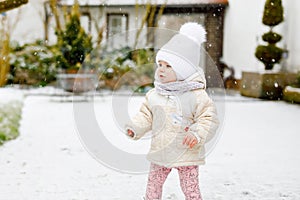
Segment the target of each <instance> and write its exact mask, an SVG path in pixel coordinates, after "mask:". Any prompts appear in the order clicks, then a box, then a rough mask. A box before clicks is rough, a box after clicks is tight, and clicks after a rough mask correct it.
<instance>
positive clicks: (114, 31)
mask: <svg viewBox="0 0 300 200" xmlns="http://www.w3.org/2000/svg"><path fill="white" fill-rule="evenodd" d="M127 30H128V14H126V13H108V14H107V35H106V36H107V40H108V44H109V45H110V47H112V48H119V47H122V46H124V45H126V43H127V41H128V38H127V33H126V31H127Z"/></svg>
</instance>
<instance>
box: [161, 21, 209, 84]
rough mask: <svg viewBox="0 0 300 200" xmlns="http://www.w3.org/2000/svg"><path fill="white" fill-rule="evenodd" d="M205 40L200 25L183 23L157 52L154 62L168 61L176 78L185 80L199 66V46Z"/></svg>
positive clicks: (203, 30)
mask: <svg viewBox="0 0 300 200" xmlns="http://www.w3.org/2000/svg"><path fill="white" fill-rule="evenodd" d="M205 41H206V31H205V29H204V28H203V26H202V25H200V24H198V23H195V22H188V23H185V24H183V25H182V26H181V28H180V30H179V33H178V34H176V35H174V36H173V37H172V38H171V39H170V40H169V41H168V42H167V43H166V44H165V45H164V46H162V47H161V49H160V50H159V51H158V52H157V54H156V63H157V64H158V61H160V60H163V61H166V62H168V63H169V64H170V65H171V66H172V68H173V70H174V71H175V72H176V75H177V80H185V79H186V78H188V77H189V76H191V75H192V74H194V73H195V72H196V71H197V68H199V67H198V66H199V62H200V48H201V44H202V43H203V42H205Z"/></svg>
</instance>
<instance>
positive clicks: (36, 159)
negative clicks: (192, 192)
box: [0, 88, 300, 200]
mask: <svg viewBox="0 0 300 200" xmlns="http://www.w3.org/2000/svg"><path fill="white" fill-rule="evenodd" d="M23 94H24V91H22V90H16V89H10V88H1V89H0V102H1V101H8V100H11V99H15V98H17V99H22V100H23V101H24V108H23V115H22V116H23V117H22V121H21V127H20V136H19V137H18V138H17V139H16V140H13V141H9V142H7V143H5V144H4V145H3V146H0V200H20V199H30V200H40V199H42V200H47V199H49V200H50V199H51V200H53V199H55V200H71V199H72V200H73V199H74V200H84V199H89V200H138V199H142V196H143V195H144V191H145V187H146V182H147V174H146V173H141V174H130V173H124V172H120V171H116V170H113V169H111V168H109V167H106V166H104V165H103V164H101V163H100V162H98V161H97V160H96V159H94V158H93V157H92V156H91V155H90V154H89V153H88V151H87V150H86V149H85V148H84V147H83V144H82V142H81V140H80V138H79V135H78V133H77V128H76V121H75V120H74V108H75V107H74V105H75V106H76V105H78V106H83V105H85V104H88V103H86V102H76V103H74V104H73V103H72V102H69V101H66V102H60V101H58V100H57V99H54V98H53V97H51V96H43V95H29V96H26V98H25V97H24V95H23ZM31 94H34V93H31ZM141 99H142V97H138V96H137V97H132V98H131V99H130V101H131V102H133V103H132V104H131V105H130V106H131V107H132V109H133V110H134V109H137V108H138V106H139V102H141ZM135 102H136V103H135ZM94 108H95V109H94V111H95V116H96V118H97V119H99V120H102V121H103V122H104V125H103V124H102V125H103V127H102V130H111V132H115V131H116V132H118V130H119V129H117V128H116V125H115V124H114V120H113V119H108V117H107V116H111V115H109V112H112V111H111V96H110V95H103V96H98V97H96V98H95V101H94ZM86 117H87V118H89V116H86ZM299 119H300V106H299V105H293V104H288V103H285V102H282V101H280V102H277V101H263V100H257V99H250V98H245V97H241V96H239V95H236V94H233V95H228V96H227V97H226V103H225V120H224V123H223V126H222V136H221V138H220V140H219V142H218V143H217V146H216V147H215V149H214V151H213V152H212V153H211V154H210V155H209V156H208V158H207V164H206V165H204V166H201V167H200V185H201V191H202V195H203V198H204V200H299V199H300V187H299V182H300V154H299V150H300V125H299ZM106 132H107V131H106ZM116 136H117V137H116ZM107 137H108V140H109V141H112V140H113V139H114V138H115V139H116V140H119V141H118V142H119V143H118V144H121V143H122V144H123V147H121V148H126V147H128V149H126V151H128V152H139V151H144V150H145V148H144V147H143V146H145V145H147V141H137V142H134V143H132V142H131V141H130V142H129V141H128V140H126V137H124V136H123V135H122V134H117V135H114V136H111V137H110V136H108V135H107ZM96 142H97V141H96ZM112 143H113V141H112ZM100 144H101V142H100V141H99V145H100ZM102 150H103V154H106V155H109V154H110V152H109V151H107V150H106V149H105V148H102ZM163 199H164V200H165V199H173V200H175V199H177V200H183V199H184V197H183V195H182V192H181V190H180V186H179V181H178V175H177V172H176V171H172V172H171V174H170V175H169V177H168V179H167V182H166V183H165V187H164V193H163Z"/></svg>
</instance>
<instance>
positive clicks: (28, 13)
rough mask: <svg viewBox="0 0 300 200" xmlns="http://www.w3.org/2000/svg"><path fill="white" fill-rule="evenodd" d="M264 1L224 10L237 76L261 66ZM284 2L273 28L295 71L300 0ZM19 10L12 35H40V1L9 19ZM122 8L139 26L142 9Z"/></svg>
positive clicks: (236, 0) (299, 65) (226, 50)
mask: <svg viewBox="0 0 300 200" xmlns="http://www.w3.org/2000/svg"><path fill="white" fill-rule="evenodd" d="M264 3H265V1H264V0H250V1H249V0H229V6H228V7H227V10H226V13H225V24H224V46H223V58H222V59H223V61H224V62H225V63H227V64H228V65H229V66H232V67H234V69H235V71H236V77H237V78H240V77H241V72H242V71H244V70H247V71H257V70H261V69H263V66H262V63H260V62H259V61H258V60H257V59H256V58H255V56H254V52H255V48H256V46H257V45H258V44H263V42H262V41H261V35H262V34H263V33H264V32H266V31H267V30H268V27H266V26H265V25H263V24H262V14H263V9H264ZM283 5H284V12H285V21H284V22H283V23H281V24H280V25H279V26H276V27H275V31H276V32H278V33H280V34H282V35H283V40H282V41H281V42H280V43H279V45H280V46H281V47H286V48H287V49H288V50H289V54H288V55H289V56H288V59H287V61H286V65H287V69H288V70H290V71H297V70H300V56H299V55H300V40H299V38H298V35H299V32H300V14H299V8H300V1H298V0H283ZM93 9H95V8H93ZM113 10H114V11H116V12H117V11H118V12H120V10H119V8H109V9H105V12H108V11H109V12H112V11H113ZM19 11H20V12H22V16H21V18H20V19H19V20H18V24H17V26H16V27H15V30H13V31H12V34H11V38H12V39H13V40H18V41H22V42H30V41H34V40H35V39H38V38H43V37H44V25H43V18H44V15H43V12H44V11H43V1H41V0H30V1H29V3H28V4H27V5H23V6H21V7H20V8H19V9H15V10H12V11H8V12H7V14H8V18H9V20H10V21H11V23H13V22H14V21H16V16H17V15H16V13H17V12H19ZM121 11H122V12H127V11H128V13H129V21H130V23H129V29H130V30H132V29H136V28H138V27H139V26H138V24H140V20H141V19H142V14H143V13H140V16H138V17H137V18H136V17H135V9H134V8H132V12H131V11H130V10H126V8H122V10H121ZM93 12H94V11H93ZM131 13H132V14H131ZM105 15H106V14H105ZM136 19H137V20H139V22H137V21H136Z"/></svg>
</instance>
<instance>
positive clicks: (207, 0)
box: [60, 0, 228, 6]
mask: <svg viewBox="0 0 300 200" xmlns="http://www.w3.org/2000/svg"><path fill="white" fill-rule="evenodd" d="M78 1H79V4H80V5H88V6H101V5H102V6H122V5H123V6H128V5H129V6H133V5H135V4H136V3H138V4H141V5H143V4H147V3H148V2H151V3H153V4H158V5H160V4H164V3H165V2H166V0H156V1H151V0H150V1H149V0H127V1H121V0H78ZM227 3H228V0H185V1H182V0H167V4H168V5H187V4H227ZM60 4H62V5H73V4H74V0H60Z"/></svg>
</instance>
